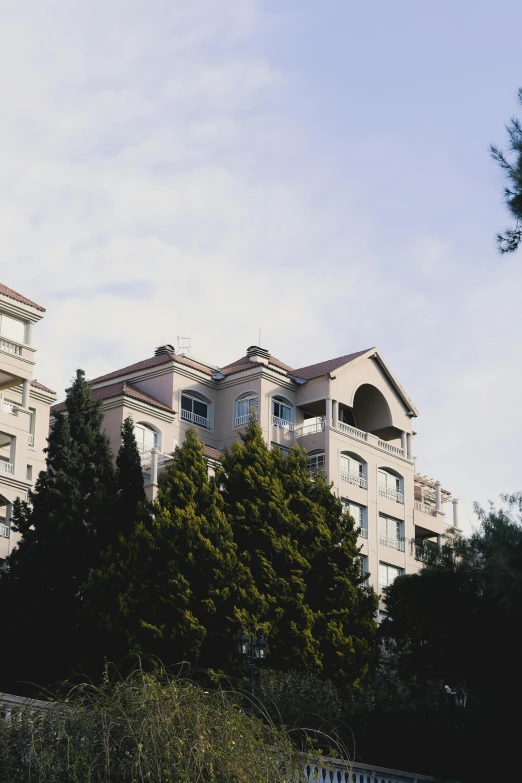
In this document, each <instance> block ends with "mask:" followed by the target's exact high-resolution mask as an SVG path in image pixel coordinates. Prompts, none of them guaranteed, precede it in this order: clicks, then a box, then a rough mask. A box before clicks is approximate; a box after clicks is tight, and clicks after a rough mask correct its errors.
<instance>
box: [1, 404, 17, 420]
mask: <svg viewBox="0 0 522 783" xmlns="http://www.w3.org/2000/svg"><path fill="white" fill-rule="evenodd" d="M16 409H17V406H16V405H15V404H14V402H7V400H0V413H11V414H12V415H13V416H14V414H15V412H16Z"/></svg>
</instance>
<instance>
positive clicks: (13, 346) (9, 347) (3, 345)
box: [0, 337, 22, 356]
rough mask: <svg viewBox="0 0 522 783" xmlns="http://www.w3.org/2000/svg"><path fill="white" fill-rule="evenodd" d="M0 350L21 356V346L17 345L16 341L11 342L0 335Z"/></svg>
mask: <svg viewBox="0 0 522 783" xmlns="http://www.w3.org/2000/svg"><path fill="white" fill-rule="evenodd" d="M0 351H5V353H13V354H14V355H15V356H21V355H22V346H21V345H17V343H12V342H11V340H6V339H5V338H3V337H0Z"/></svg>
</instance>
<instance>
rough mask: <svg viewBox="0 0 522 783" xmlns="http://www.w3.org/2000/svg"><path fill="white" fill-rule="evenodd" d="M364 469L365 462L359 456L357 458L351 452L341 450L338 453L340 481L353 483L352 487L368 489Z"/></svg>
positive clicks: (365, 466) (365, 468) (365, 467)
mask: <svg viewBox="0 0 522 783" xmlns="http://www.w3.org/2000/svg"><path fill="white" fill-rule="evenodd" d="M366 470H367V464H366V462H365V461H364V460H363V459H362V458H361V457H359V459H357V458H356V457H355V456H354V455H353V454H350V453H349V452H347V451H341V453H340V454H339V475H340V478H341V481H346V482H347V483H348V484H353V486H354V487H362V489H368V478H367V475H366Z"/></svg>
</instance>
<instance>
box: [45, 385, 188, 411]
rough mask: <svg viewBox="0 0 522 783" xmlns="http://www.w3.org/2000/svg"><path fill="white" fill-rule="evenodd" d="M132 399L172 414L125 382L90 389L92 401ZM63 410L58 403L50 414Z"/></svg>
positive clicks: (160, 403)
mask: <svg viewBox="0 0 522 783" xmlns="http://www.w3.org/2000/svg"><path fill="white" fill-rule="evenodd" d="M122 395H123V396H124V397H132V398H133V399H135V400H139V401H140V402H145V403H147V405H152V406H153V407H154V408H160V409H161V410H164V411H168V412H169V413H174V411H173V410H172V408H169V406H168V405H165V404H164V403H163V402H160V401H159V400H157V399H156V398H155V397H153V396H152V395H151V394H147V393H146V392H144V391H142V390H141V389H138V388H137V387H136V386H133V385H132V384H131V383H127V381H119V382H118V383H113V384H111V385H110V386H101V387H100V388H99V389H91V397H92V398H93V400H109V399H111V398H112V397H121V396H122ZM64 410H65V402H59V403H58V404H57V405H53V406H52V407H51V413H62V412H63V411H64Z"/></svg>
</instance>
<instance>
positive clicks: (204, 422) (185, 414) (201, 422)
mask: <svg viewBox="0 0 522 783" xmlns="http://www.w3.org/2000/svg"><path fill="white" fill-rule="evenodd" d="M181 418H182V419H183V421H190V422H191V424H197V426H198V427H205V429H207V430H209V429H210V428H211V426H212V423H211V421H210V419H206V418H205V417H204V416H198V414H197V413H192V411H186V410H183V408H182V409H181ZM229 421H230V419H229Z"/></svg>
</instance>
